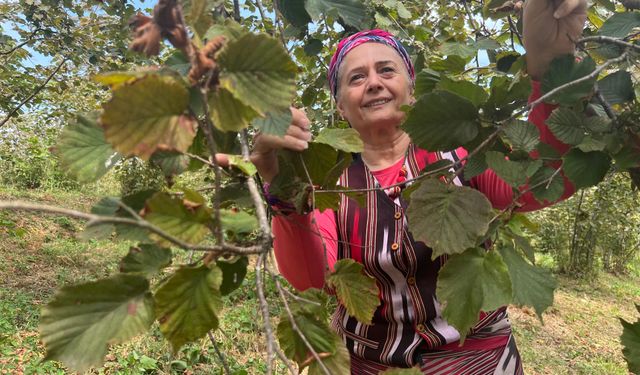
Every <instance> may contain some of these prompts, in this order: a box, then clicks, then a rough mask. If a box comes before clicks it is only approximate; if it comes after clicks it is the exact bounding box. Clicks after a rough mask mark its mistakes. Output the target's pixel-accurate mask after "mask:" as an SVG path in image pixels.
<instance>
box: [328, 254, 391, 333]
mask: <svg viewBox="0 0 640 375" xmlns="http://www.w3.org/2000/svg"><path fill="white" fill-rule="evenodd" d="M363 268H364V266H363V265H362V264H360V263H357V262H356V261H354V260H353V259H343V260H339V261H338V262H336V264H335V266H334V271H333V273H332V274H331V275H330V276H329V277H328V278H327V284H328V285H329V286H330V287H332V288H334V289H335V291H336V296H337V297H338V300H339V301H340V303H342V305H343V306H344V307H345V308H346V309H347V313H349V315H351V316H353V317H354V318H356V319H358V321H359V322H361V323H364V324H371V319H372V318H373V313H374V312H375V311H376V308H377V307H378V305H380V298H379V297H378V293H379V290H378V286H377V285H376V280H375V279H374V278H373V277H371V276H368V275H365V274H364V273H363Z"/></svg>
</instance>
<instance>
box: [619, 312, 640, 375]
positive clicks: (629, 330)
mask: <svg viewBox="0 0 640 375" xmlns="http://www.w3.org/2000/svg"><path fill="white" fill-rule="evenodd" d="M636 308H637V309H638V312H640V305H636ZM620 323H622V336H620V342H621V343H622V346H623V349H622V354H624V359H625V360H626V361H627V365H628V366H629V371H631V372H632V373H634V374H640V320H638V321H636V322H635V323H633V324H631V323H629V322H627V321H626V320H624V319H620Z"/></svg>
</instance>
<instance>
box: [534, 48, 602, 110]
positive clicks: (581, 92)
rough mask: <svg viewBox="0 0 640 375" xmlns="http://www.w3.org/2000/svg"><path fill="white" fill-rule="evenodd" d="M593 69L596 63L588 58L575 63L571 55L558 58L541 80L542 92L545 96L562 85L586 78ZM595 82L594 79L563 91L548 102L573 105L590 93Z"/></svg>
mask: <svg viewBox="0 0 640 375" xmlns="http://www.w3.org/2000/svg"><path fill="white" fill-rule="evenodd" d="M595 69H596V63H595V62H594V61H593V60H592V59H591V58H590V57H587V58H585V59H584V60H582V61H580V62H576V60H575V57H574V56H573V55H566V56H563V57H558V58H556V59H555V60H553V61H552V62H551V65H550V66H549V69H548V70H547V72H546V73H545V75H544V78H543V80H542V92H544V93H545V94H546V93H548V92H549V91H551V90H553V89H555V88H558V87H560V86H562V85H564V84H567V83H569V82H572V81H575V80H577V79H579V78H583V77H585V76H588V75H589V74H591V73H592V72H593V71H594V70H595ZM595 82H596V79H595V78H592V79H589V80H587V81H585V82H582V83H579V84H577V85H574V86H571V87H569V88H567V89H563V90H562V91H560V92H559V93H558V94H556V95H554V96H553V97H552V98H551V100H550V102H553V103H559V104H565V105H574V104H575V103H576V102H578V101H580V100H581V99H582V98H584V97H586V96H588V95H589V94H590V93H591V91H592V89H593V84H594V83H595Z"/></svg>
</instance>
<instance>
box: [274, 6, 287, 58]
mask: <svg viewBox="0 0 640 375" xmlns="http://www.w3.org/2000/svg"><path fill="white" fill-rule="evenodd" d="M279 13H280V9H278V2H277V1H274V2H273V14H274V20H273V22H274V23H275V25H276V27H277V28H278V33H279V34H280V41H281V42H282V46H283V47H284V49H286V50H288V48H287V41H286V40H285V39H284V28H283V27H282V25H281V24H280V17H279V16H278V14H279Z"/></svg>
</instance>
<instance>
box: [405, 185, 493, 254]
mask: <svg viewBox="0 0 640 375" xmlns="http://www.w3.org/2000/svg"><path fill="white" fill-rule="evenodd" d="M407 217H408V220H409V223H410V225H411V232H412V233H413V236H414V237H415V239H416V241H422V242H424V243H425V244H427V246H429V247H431V248H432V249H433V255H432V256H433V258H436V257H438V256H440V255H442V254H455V253H462V252H464V251H465V250H466V249H468V248H471V247H474V246H476V245H477V242H478V240H479V238H480V237H481V236H483V235H484V234H485V233H486V232H487V230H488V229H489V219H490V218H491V203H490V202H489V200H487V198H486V197H485V196H484V194H482V193H481V192H479V191H477V190H474V189H471V188H468V187H460V186H454V185H448V184H443V183H442V182H440V181H439V180H426V181H424V182H422V183H421V184H420V186H419V187H418V188H417V189H416V190H415V191H414V192H413V193H412V194H411V197H410V203H409V209H408V210H407Z"/></svg>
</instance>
